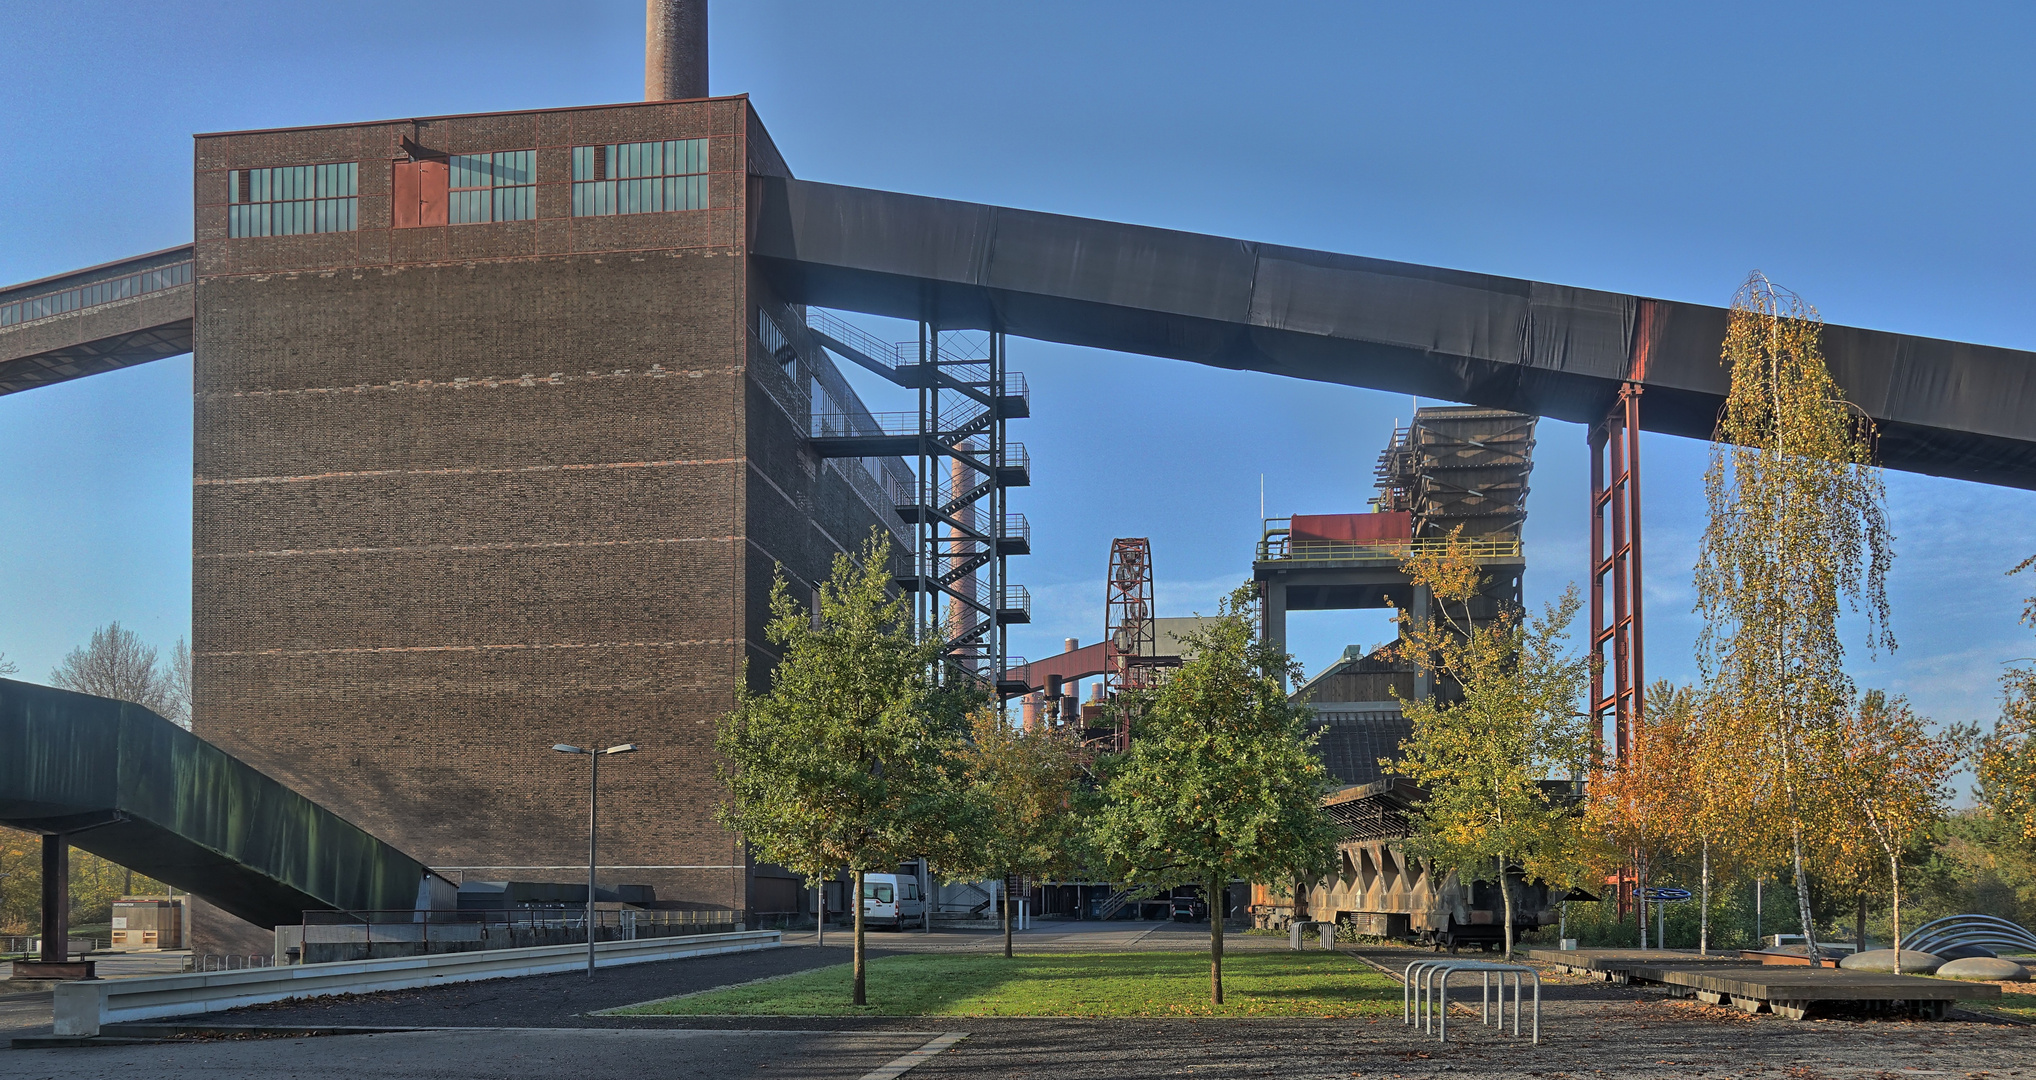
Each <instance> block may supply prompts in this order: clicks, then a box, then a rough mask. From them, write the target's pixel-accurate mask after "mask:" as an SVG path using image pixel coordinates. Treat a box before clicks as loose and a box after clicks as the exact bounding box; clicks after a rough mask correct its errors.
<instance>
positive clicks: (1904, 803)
mask: <svg viewBox="0 0 2036 1080" xmlns="http://www.w3.org/2000/svg"><path fill="white" fill-rule="evenodd" d="M1834 734H1835V738H1834V740H1833V742H1832V744H1831V746H1830V749H1829V759H1830V765H1829V767H1828V768H1827V769H1826V770H1825V777H1826V778H1827V781H1828V784H1829V790H1828V792H1827V793H1826V794H1825V797H1824V799H1823V801H1824V803H1825V804H1826V805H1827V806H1829V807H1830V808H1831V810H1832V815H1831V822H1830V836H1831V837H1832V840H1833V844H1834V847H1835V848H1836V850H1835V851H1834V856H1835V857H1836V858H1837V860H1838V861H1839V862H1840V863H1841V864H1842V863H1845V862H1850V863H1852V864H1853V865H1855V866H1858V865H1861V864H1863V863H1866V862H1867V861H1868V860H1871V861H1872V862H1875V863H1880V864H1881V865H1884V866H1885V867H1886V869H1887V885H1888V896H1889V898H1890V901H1891V903H1892V905H1893V917H1894V938H1895V940H1896V941H1897V942H1899V941H1901V938H1902V860H1903V859H1904V857H1906V856H1907V855H1908V853H1909V850H1910V848H1911V847H1913V846H1914V845H1915V844H1916V843H1917V842H1918V841H1921V840H1923V839H1925V838H1926V837H1927V836H1928V835H1929V832H1930V827H1931V826H1932V825H1934V824H1936V823H1937V822H1938V821H1940V820H1942V819H1943V817H1944V815H1945V813H1946V812H1947V811H1948V810H1949V808H1950V805H1951V791H1950V787H1949V781H1950V779H1951V773H1952V770H1954V769H1956V768H1957V767H1958V763H1959V759H1960V757H1961V755H1960V753H1959V749H1958V748H1959V747H1960V746H1962V745H1964V744H1965V743H1968V742H1970V741H1971V740H1972V739H1973V738H1974V737H1975V736H1976V735H1977V734H1978V731H1977V729H1974V728H1971V727H1966V726H1963V725H1955V726H1952V727H1948V728H1945V729H1944V730H1943V731H1941V732H1935V733H1933V732H1932V731H1931V730H1930V724H1929V721H1927V720H1925V719H1924V718H1922V717H1920V716H1917V715H1916V713H1915V710H1913V709H1911V708H1910V707H1909V703H1908V701H1907V700H1906V699H1904V698H1901V697H1892V698H1891V697H1888V696H1887V695H1886V694H1885V693H1882V692H1881V691H1879V690H1871V691H1868V692H1867V694H1866V695H1865V697H1863V698H1861V699H1860V702H1859V705H1858V707H1857V708H1855V709H1853V710H1851V712H1850V713H1849V714H1848V715H1847V716H1846V717H1845V718H1844V720H1843V722H1842V723H1841V724H1840V725H1839V727H1838V730H1837V731H1836V732H1835V733H1834ZM1882 860H1885V861H1884V862H1882ZM1876 869H1878V867H1876ZM1861 884H1862V885H1864V882H1862V883H1861ZM1865 905H1866V899H1865V890H1864V888H1862V890H1861V898H1860V907H1861V910H1862V917H1861V922H1864V921H1865V919H1864V909H1865ZM1901 973H1902V958H1901V952H1900V950H1899V949H1897V950H1896V953H1895V974H1897V975H1900V974H1901Z"/></svg>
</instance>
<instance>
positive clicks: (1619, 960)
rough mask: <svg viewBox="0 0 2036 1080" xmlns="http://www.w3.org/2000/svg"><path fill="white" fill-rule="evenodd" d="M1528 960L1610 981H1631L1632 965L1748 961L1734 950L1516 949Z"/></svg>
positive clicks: (1704, 965)
mask: <svg viewBox="0 0 2036 1080" xmlns="http://www.w3.org/2000/svg"><path fill="white" fill-rule="evenodd" d="M1516 951H1517V952H1520V953H1523V954H1525V955H1526V957H1527V958H1528V959H1530V960H1536V961H1539V962H1541V963H1544V964H1552V965H1554V966H1556V967H1558V968H1561V969H1562V970H1563V971H1564V972H1566V973H1568V974H1571V975H1584V976H1588V977H1590V978H1593V979H1599V980H1602V981H1604V982H1609V983H1614V984H1624V983H1626V982H1629V981H1631V972H1632V971H1633V969H1634V968H1636V967H1643V966H1657V967H1658V966H1660V965H1663V964H1676V965H1681V964H1692V965H1697V966H1700V967H1710V966H1712V965H1725V966H1730V965H1751V964H1752V961H1749V960H1743V959H1741V958H1740V957H1739V954H1738V953H1736V952H1730V953H1711V954H1709V955H1707V956H1699V955H1697V953H1696V952H1695V951H1694V950H1684V949H1548V948H1535V949H1520V950H1516Z"/></svg>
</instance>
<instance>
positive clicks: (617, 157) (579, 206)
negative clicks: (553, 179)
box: [573, 139, 707, 217]
mask: <svg viewBox="0 0 2036 1080" xmlns="http://www.w3.org/2000/svg"><path fill="white" fill-rule="evenodd" d="M706 208H707V140H705V139H673V140H671V141H669V142H643V143H618V144H614V145H610V146H575V147H573V216H574V217H602V216H606V215H608V214H656V213H662V212H664V211H669V210H705V209H706Z"/></svg>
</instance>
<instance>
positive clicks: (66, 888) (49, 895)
mask: <svg viewBox="0 0 2036 1080" xmlns="http://www.w3.org/2000/svg"><path fill="white" fill-rule="evenodd" d="M70 947H71V838H70V837H69V836H66V835H65V834H63V833H44V834H43V836H42V955H41V957H40V959H41V960H42V962H43V963H45V964H62V963H66V962H68V961H69V960H70V955H69V952H70Z"/></svg>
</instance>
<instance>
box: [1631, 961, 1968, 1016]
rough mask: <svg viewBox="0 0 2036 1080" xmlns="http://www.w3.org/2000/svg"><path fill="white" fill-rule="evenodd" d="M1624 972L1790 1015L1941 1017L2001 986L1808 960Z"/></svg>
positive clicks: (1714, 999)
mask: <svg viewBox="0 0 2036 1080" xmlns="http://www.w3.org/2000/svg"><path fill="white" fill-rule="evenodd" d="M1629 976H1630V977H1631V978H1633V979H1638V980H1644V981H1646V982H1654V983H1661V984H1662V985H1664V986H1668V987H1671V988H1675V989H1683V990H1687V991H1689V992H1690V995H1691V996H1694V997H1696V998H1697V999H1699V1000H1701V1001H1706V1002H1709V1003H1710V1004H1713V1005H1727V1004H1729V1005H1736V1006H1738V1007H1739V1008H1741V1009H1743V1010H1745V1011H1747V1012H1759V1011H1761V1008H1762V1007H1763V1006H1765V1007H1766V1008H1768V1009H1769V1010H1771V1011H1773V1012H1774V1013H1776V1014H1777V1015H1780V1016H1786V1017H1788V1018H1789V1019H1791V1020H1801V1019H1802V1018H1803V1016H1804V1015H1805V1014H1806V1013H1807V1012H1808V1011H1809V1010H1810V1009H1812V1008H1815V1007H1817V1006H1819V1005H1824V1006H1842V1007H1849V1008H1865V1009H1867V1010H1869V1011H1875V1012H1890V1013H1905V1014H1909V1015H1914V1016H1922V1017H1926V1018H1929V1019H1942V1018H1943V1016H1944V1013H1945V1011H1946V1010H1948V1009H1949V1008H1950V1007H1951V1005H1952V1003H1954V1002H1957V1001H1968V1000H1974V999H1995V998H1999V997H2000V996H2001V988H2000V987H1998V986H1995V985H1994V984H1992V983H1965V982H1957V981H1954V980H1950V979H1927V978H1924V977H1922V976H1919V975H1883V974H1878V973H1875V972H1870V971H1846V970H1843V969H1838V968H1813V967H1810V966H1808V965H1803V966H1800V967H1783V966H1777V965H1761V966H1759V967H1725V968H1701V967H1685V966H1680V965H1660V966H1651V967H1637V968H1634V969H1632V971H1631V972H1630V973H1629Z"/></svg>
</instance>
